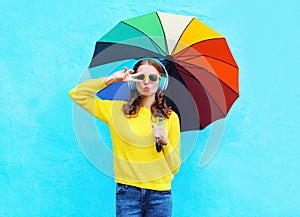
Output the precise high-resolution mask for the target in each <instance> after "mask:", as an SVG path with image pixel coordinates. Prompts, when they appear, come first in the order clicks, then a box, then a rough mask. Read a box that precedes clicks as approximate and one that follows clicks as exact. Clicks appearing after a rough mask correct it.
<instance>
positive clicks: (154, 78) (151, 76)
mask: <svg viewBox="0 0 300 217" xmlns="http://www.w3.org/2000/svg"><path fill="white" fill-rule="evenodd" d="M134 78H135V79H137V80H141V81H145V80H146V78H147V79H148V81H150V82H155V81H157V79H160V78H161V76H160V75H159V74H140V75H138V76H136V77H134Z"/></svg>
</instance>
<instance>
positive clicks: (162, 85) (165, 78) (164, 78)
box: [128, 58, 169, 92]
mask: <svg viewBox="0 0 300 217" xmlns="http://www.w3.org/2000/svg"><path fill="white" fill-rule="evenodd" d="M141 60H154V61H156V62H157V63H158V64H159V65H160V66H161V67H162V69H163V70H164V73H165V74H162V73H160V75H161V78H160V81H159V84H158V90H157V91H158V92H162V91H165V90H166V89H167V87H168V82H169V75H168V72H167V70H166V68H165V66H164V65H163V64H162V63H161V62H160V61H159V60H158V59H155V58H141V59H139V60H138V62H139V61H141ZM128 86H129V88H130V89H131V90H136V83H135V82H128Z"/></svg>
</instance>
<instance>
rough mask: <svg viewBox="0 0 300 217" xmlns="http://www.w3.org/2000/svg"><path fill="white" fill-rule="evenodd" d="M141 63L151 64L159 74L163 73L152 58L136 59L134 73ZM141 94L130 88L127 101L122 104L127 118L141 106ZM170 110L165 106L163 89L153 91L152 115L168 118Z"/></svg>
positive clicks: (134, 113) (159, 65) (133, 114)
mask: <svg viewBox="0 0 300 217" xmlns="http://www.w3.org/2000/svg"><path fill="white" fill-rule="evenodd" d="M141 65H151V66H153V67H154V68H155V69H156V70H157V71H158V72H159V74H160V75H161V76H166V75H165V70H164V69H163V67H162V66H161V64H159V63H158V62H157V61H156V60H153V59H142V60H140V61H138V62H137V63H136V64H135V65H134V67H133V70H134V73H136V71H137V69H138V68H139V67H140V66H141ZM141 102H142V96H141V95H140V93H139V92H138V90H137V89H134V90H132V89H131V90H130V95H129V97H128V99H127V103H125V104H124V105H123V113H124V114H125V115H126V117H128V118H132V117H137V116H138V112H139V110H140V108H141V107H142V104H141ZM171 112H172V108H171V107H168V106H167V103H166V95H165V91H164V90H163V91H159V90H158V91H157V92H156V93H155V101H154V103H153V104H152V105H151V113H152V116H153V117H160V116H161V117H162V118H170V114H171Z"/></svg>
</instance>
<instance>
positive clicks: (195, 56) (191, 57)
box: [176, 54, 238, 68]
mask: <svg viewBox="0 0 300 217" xmlns="http://www.w3.org/2000/svg"><path fill="white" fill-rule="evenodd" d="M201 56H203V57H209V58H211V59H214V60H218V61H220V62H223V63H226V64H228V65H231V66H233V67H235V68H238V67H237V65H234V64H231V63H229V62H226V61H224V60H221V59H219V58H216V57H213V56H209V55H205V54H199V55H189V56H185V57H189V58H186V59H184V60H179V61H182V62H183V61H186V60H191V59H195V58H197V57H201ZM179 57H182V55H180V56H179ZM176 60H177V58H176Z"/></svg>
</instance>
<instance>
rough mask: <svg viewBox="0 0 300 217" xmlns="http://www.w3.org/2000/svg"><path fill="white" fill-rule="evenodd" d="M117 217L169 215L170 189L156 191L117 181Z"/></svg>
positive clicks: (170, 210) (169, 216) (159, 216)
mask: <svg viewBox="0 0 300 217" xmlns="http://www.w3.org/2000/svg"><path fill="white" fill-rule="evenodd" d="M116 216H117V217H171V216H172V195H171V190H168V191H156V190H150V189H144V188H138V187H134V186H130V185H123V184H119V183H117V187H116Z"/></svg>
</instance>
